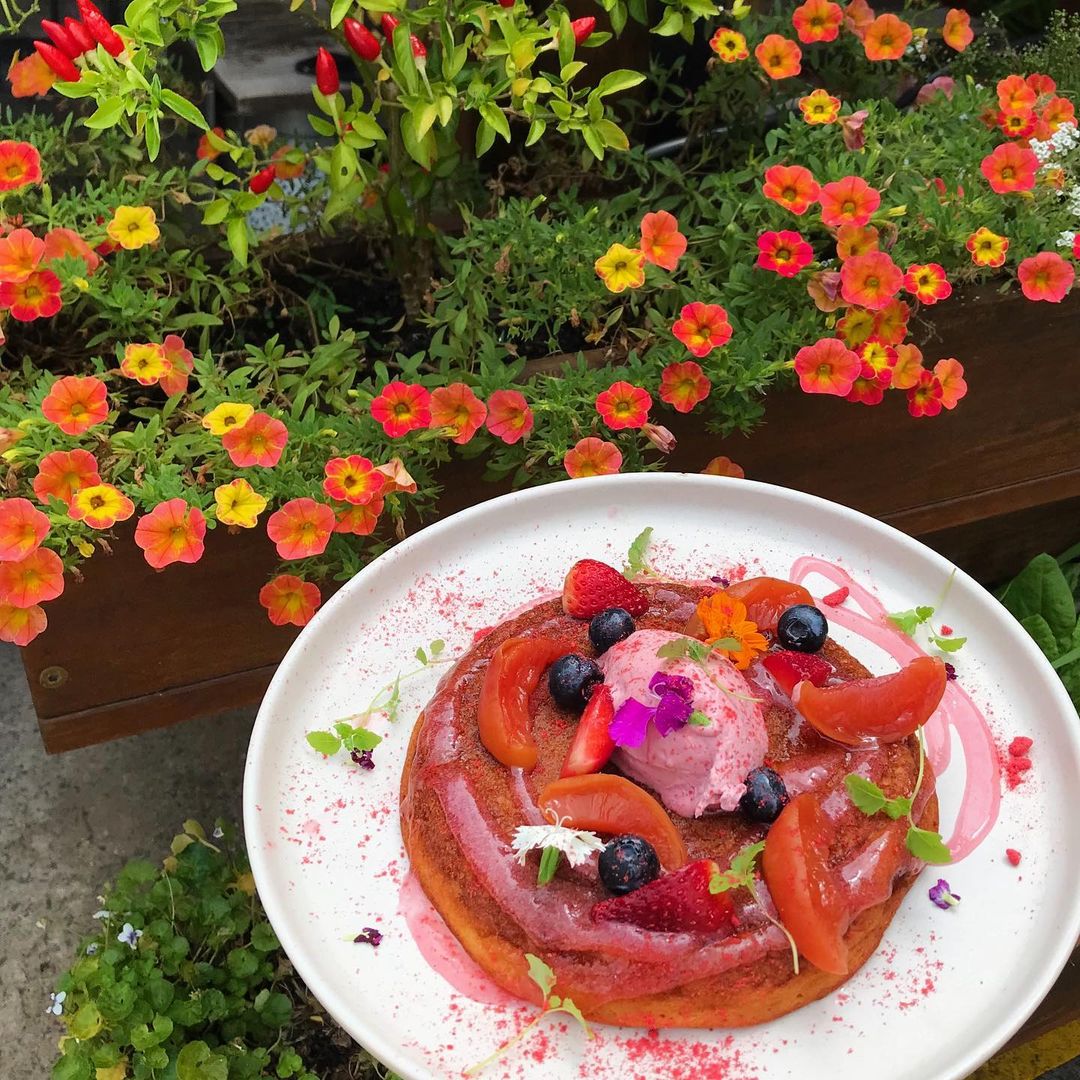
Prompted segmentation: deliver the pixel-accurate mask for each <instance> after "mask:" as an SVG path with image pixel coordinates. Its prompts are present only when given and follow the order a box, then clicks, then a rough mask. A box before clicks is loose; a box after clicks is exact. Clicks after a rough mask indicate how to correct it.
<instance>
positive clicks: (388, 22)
mask: <svg viewBox="0 0 1080 1080" xmlns="http://www.w3.org/2000/svg"><path fill="white" fill-rule="evenodd" d="M400 21H401V20H400V19H397V18H395V17H394V16H393V15H391V14H390V13H389V12H386V13H385V14H384V15H383V17H382V18H381V19H380V20H379V25H380V26H381V27H382V32H383V33H384V34H385V35H386V37H387V39H388V40H389V39H391V38H393V36H394V30H395V29H396V28H397V24H398V23H399V22H400Z"/></svg>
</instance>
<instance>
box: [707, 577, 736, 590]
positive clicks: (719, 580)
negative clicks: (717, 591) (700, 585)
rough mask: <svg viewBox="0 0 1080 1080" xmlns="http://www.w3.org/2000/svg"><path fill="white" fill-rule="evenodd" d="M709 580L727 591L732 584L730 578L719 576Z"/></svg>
mask: <svg viewBox="0 0 1080 1080" xmlns="http://www.w3.org/2000/svg"><path fill="white" fill-rule="evenodd" d="M709 580H710V581H715V582H716V584H717V585H719V586H720V588H721V589H726V588H727V587H728V586H729V585H730V584H731V582H730V580H728V578H726V577H721V576H720V575H719V574H714V575H713V576H712V577H711V578H709Z"/></svg>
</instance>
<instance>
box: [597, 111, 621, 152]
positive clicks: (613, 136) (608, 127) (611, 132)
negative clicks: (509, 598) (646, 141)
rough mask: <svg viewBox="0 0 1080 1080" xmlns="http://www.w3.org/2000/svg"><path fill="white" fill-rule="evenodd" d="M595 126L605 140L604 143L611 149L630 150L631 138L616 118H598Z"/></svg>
mask: <svg viewBox="0 0 1080 1080" xmlns="http://www.w3.org/2000/svg"><path fill="white" fill-rule="evenodd" d="M594 127H595V128H596V133H597V134H598V135H599V136H600V138H601V139H603V140H604V145H605V146H606V147H608V149H610V150H629V149H630V139H629V136H627V134H626V132H625V131H623V129H622V128H621V127H619V125H618V124H616V123H615V121H614V120H608V119H606V118H605V119H603V120H597V121H596V123H595V125H594Z"/></svg>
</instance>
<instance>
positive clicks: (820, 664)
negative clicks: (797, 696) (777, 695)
mask: <svg viewBox="0 0 1080 1080" xmlns="http://www.w3.org/2000/svg"><path fill="white" fill-rule="evenodd" d="M761 666H762V667H764V668H765V670H766V671H767V672H768V673H769V674H770V675H771V676H772V677H773V678H774V679H775V680H776V685H777V686H779V687H780V689H781V690H783V691H784V693H785V694H787V696H788V697H791V691H792V690H794V689H795V687H796V686H797V685H798V684H799V683H800V682H802V681H803V679H806V680H808V681H809V682H812V683H813V684H814V685H815V686H824V685H825V680H826V679H828V677H829V676H830V675H832V674H833V672H835V671H836V668H834V667H833V666H832V664H830V663H829V661H828V660H825V659H823V658H822V657H820V656H815V655H814V654H813V653H802V652H793V651H792V650H790V649H780V650H778V651H777V652H771V653H769V655H768V656H766V657H765V658H764V659H763V660H762V661H761Z"/></svg>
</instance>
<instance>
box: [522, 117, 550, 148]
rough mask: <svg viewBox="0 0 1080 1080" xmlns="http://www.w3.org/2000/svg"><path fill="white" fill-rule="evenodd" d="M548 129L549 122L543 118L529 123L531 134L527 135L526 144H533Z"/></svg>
mask: <svg viewBox="0 0 1080 1080" xmlns="http://www.w3.org/2000/svg"><path fill="white" fill-rule="evenodd" d="M545 131H547V123H546V122H545V121H543V120H534V121H533V122H532V123H531V124H530V125H529V134H528V135H527V136H526V137H525V145H526V146H532V145H533V144H534V143H535V142H537V140H538V139H540V138H542V137H543V134H544V132H545Z"/></svg>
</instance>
